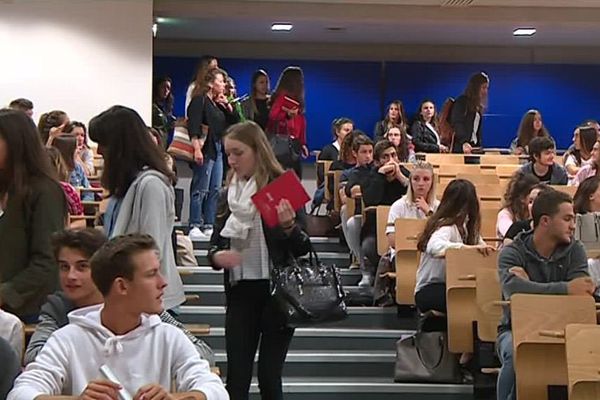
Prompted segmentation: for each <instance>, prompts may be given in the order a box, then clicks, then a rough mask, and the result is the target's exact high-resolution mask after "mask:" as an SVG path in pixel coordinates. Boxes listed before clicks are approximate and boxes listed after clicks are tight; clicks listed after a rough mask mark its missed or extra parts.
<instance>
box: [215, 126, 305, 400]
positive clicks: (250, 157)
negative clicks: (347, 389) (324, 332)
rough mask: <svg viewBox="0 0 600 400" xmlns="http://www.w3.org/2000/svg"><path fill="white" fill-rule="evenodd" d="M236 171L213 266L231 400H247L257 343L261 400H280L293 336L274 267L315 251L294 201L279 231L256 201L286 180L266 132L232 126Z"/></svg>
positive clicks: (281, 210) (229, 144)
mask: <svg viewBox="0 0 600 400" xmlns="http://www.w3.org/2000/svg"><path fill="white" fill-rule="evenodd" d="M224 145H225V153H226V154H227V160H228V162H229V166H230V167H231V169H230V172H229V176H228V179H227V182H228V184H227V188H226V190H225V191H224V193H223V194H222V196H221V199H220V201H219V207H218V210H217V218H216V222H215V229H214V232H213V235H212V237H211V240H210V244H211V247H210V250H209V255H208V256H209V260H210V262H211V265H212V266H213V268H215V269H224V270H225V274H224V275H225V288H226V295H227V312H226V317H225V338H226V348H227V391H228V392H229V395H230V397H231V399H232V400H241V399H247V398H248V392H249V389H250V381H251V379H252V367H253V363H254V357H255V355H256V350H257V348H258V345H259V343H260V349H259V362H258V384H259V387H260V391H261V397H262V399H263V400H267V399H268V400H280V399H283V391H282V388H281V373H282V370H283V364H284V362H285V357H286V355H287V350H288V347H289V344H290V341H291V340H292V336H293V334H294V330H293V329H291V328H289V327H287V326H286V320H285V315H284V314H283V312H282V311H281V310H280V309H279V308H278V306H277V304H276V302H275V300H274V299H273V297H272V295H271V287H270V286H271V285H270V283H271V282H270V277H271V271H272V269H273V267H274V266H275V267H285V266H286V265H289V261H290V259H292V258H296V257H300V256H302V255H305V254H306V253H308V252H309V251H310V240H309V238H308V235H307V234H306V233H305V232H304V231H303V229H302V227H301V225H302V222H303V221H301V220H302V215H303V213H298V214H296V211H295V210H294V209H293V208H292V206H291V204H290V202H289V201H288V200H286V199H283V200H281V202H280V203H279V204H278V205H277V216H278V220H279V225H278V226H276V227H273V228H271V227H269V226H267V225H266V224H264V223H263V220H262V219H261V216H260V213H259V212H258V210H257V209H256V208H255V207H254V204H253V203H252V200H251V198H252V196H253V195H254V194H255V193H256V192H257V191H259V190H260V189H262V188H263V187H264V186H265V185H267V184H268V183H269V182H270V181H272V180H273V179H275V178H277V177H278V176H279V175H281V174H282V173H283V168H282V167H281V165H280V164H279V163H278V162H277V160H276V158H275V155H274V154H273V150H272V149H271V146H270V145H269V142H268V140H267V137H266V135H265V133H264V132H263V131H262V129H261V128H260V126H258V125H257V124H256V123H254V122H252V121H246V122H242V123H239V124H235V125H233V126H231V127H230V128H229V129H228V130H227V133H226V136H225V138H224Z"/></svg>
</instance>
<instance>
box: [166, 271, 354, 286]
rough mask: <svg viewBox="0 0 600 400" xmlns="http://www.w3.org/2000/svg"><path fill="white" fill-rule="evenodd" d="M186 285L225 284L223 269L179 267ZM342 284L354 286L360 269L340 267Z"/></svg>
mask: <svg viewBox="0 0 600 400" xmlns="http://www.w3.org/2000/svg"><path fill="white" fill-rule="evenodd" d="M177 270H178V271H179V273H180V274H181V280H182V281H183V283H184V285H223V271H222V270H221V271H217V270H214V269H212V268H211V267H196V266H191V267H177ZM338 270H339V272H340V277H341V278H342V285H344V286H353V285H356V284H357V283H358V281H360V279H361V274H360V271H359V270H358V269H348V268H339V269H338Z"/></svg>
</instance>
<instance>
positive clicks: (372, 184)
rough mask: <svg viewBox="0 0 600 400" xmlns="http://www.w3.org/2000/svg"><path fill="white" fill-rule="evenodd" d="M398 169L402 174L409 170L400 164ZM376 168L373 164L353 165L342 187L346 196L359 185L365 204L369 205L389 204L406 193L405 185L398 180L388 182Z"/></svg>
mask: <svg viewBox="0 0 600 400" xmlns="http://www.w3.org/2000/svg"><path fill="white" fill-rule="evenodd" d="M400 169H401V171H402V174H403V175H404V176H406V177H408V176H409V175H410V171H408V170H407V169H406V168H404V167H403V166H400ZM377 170H378V168H377V167H375V166H363V167H355V168H354V169H353V170H352V171H351V172H350V174H349V175H348V183H347V184H346V187H345V188H344V190H345V192H346V196H348V197H350V190H351V189H352V187H353V186H356V185H359V186H360V190H361V193H362V198H363V201H364V203H365V206H366V207H370V206H378V205H391V204H392V203H393V202H394V201H396V200H398V199H399V198H400V197H402V196H404V195H405V194H406V190H407V187H406V186H404V185H403V184H402V183H400V182H399V181H398V180H394V181H392V182H388V181H387V179H386V178H385V175H383V174H380V173H379V172H377Z"/></svg>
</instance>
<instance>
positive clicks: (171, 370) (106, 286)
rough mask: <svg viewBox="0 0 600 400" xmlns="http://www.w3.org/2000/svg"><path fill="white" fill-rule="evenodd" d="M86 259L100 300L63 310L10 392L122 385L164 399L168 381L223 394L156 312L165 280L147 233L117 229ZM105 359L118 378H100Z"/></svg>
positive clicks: (196, 391)
mask: <svg viewBox="0 0 600 400" xmlns="http://www.w3.org/2000/svg"><path fill="white" fill-rule="evenodd" d="M90 262H91V270H92V279H93V280H94V283H95V285H96V287H97V288H98V289H99V290H100V292H101V293H102V296H103V297H104V304H99V305H93V306H90V307H85V308H81V309H77V310H75V311H72V312H71V313H70V314H69V319H70V324H68V325H66V326H65V327H63V328H61V329H59V330H57V331H56V332H54V333H53V334H52V335H51V336H50V338H49V339H48V341H47V343H46V345H45V346H44V347H43V349H42V350H41V352H40V353H39V354H38V356H37V357H36V359H35V361H34V362H33V363H31V364H29V365H28V366H27V369H26V370H25V372H23V373H22V374H21V375H20V376H19V377H18V378H17V379H16V380H15V385H14V388H13V390H12V391H11V392H10V394H9V395H8V399H9V400H31V399H36V400H43V399H45V398H48V397H49V396H58V395H75V396H80V398H85V399H87V398H106V399H116V398H117V393H118V391H119V390H120V389H121V390H126V391H127V392H129V394H130V396H132V397H133V396H135V397H134V398H135V399H140V398H147V399H151V398H152V399H154V398H160V399H169V398H172V396H171V395H169V394H168V390H169V388H171V387H172V385H174V387H175V388H176V391H177V392H185V395H186V396H187V397H186V398H189V399H202V400H206V399H208V400H212V399H215V400H216V399H222V400H225V399H228V395H227V392H226V390H225V387H224V386H223V383H222V382H221V380H220V379H219V377H218V376H217V375H215V374H213V373H211V372H210V369H209V366H208V363H207V362H206V361H204V360H202V359H201V358H200V356H199V355H198V353H197V352H196V350H195V349H194V346H193V345H192V343H191V342H190V341H189V340H188V339H187V338H186V337H185V334H184V333H183V332H181V330H179V329H177V328H175V327H174V326H171V325H169V324H165V323H163V322H161V321H160V318H159V317H158V315H154V314H158V313H160V312H162V310H163V304H162V296H163V294H164V289H165V286H166V281H165V279H164V278H163V276H162V274H161V273H160V261H159V258H158V248H157V246H156V243H155V242H154V240H153V239H152V237H150V236H148V235H141V234H133V235H127V236H119V237H115V238H113V239H111V240H110V241H109V242H108V243H106V244H104V245H103V246H102V247H101V248H100V250H98V251H97V252H96V254H94V256H93V257H92V259H91V260H90ZM103 365H104V366H107V367H109V368H110V370H112V373H113V374H114V375H115V377H116V379H117V380H118V381H119V383H116V382H111V381H109V380H108V379H103V378H101V377H102V374H101V373H100V367H102V366H103Z"/></svg>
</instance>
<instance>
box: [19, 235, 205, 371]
mask: <svg viewBox="0 0 600 400" xmlns="http://www.w3.org/2000/svg"><path fill="white" fill-rule="evenodd" d="M104 243H106V237H105V236H104V234H103V233H102V232H101V231H99V230H97V229H92V228H89V229H77V230H66V231H63V232H57V233H55V234H54V235H53V236H52V247H53V252H54V258H55V259H56V262H57V263H58V271H59V281H60V287H61V290H60V291H57V292H55V293H54V294H51V295H50V296H48V301H47V302H46V303H45V304H44V305H43V306H42V309H41V312H40V319H39V322H38V324H37V326H36V329H35V332H33V336H31V339H30V340H29V344H28V345H27V350H26V351H25V360H24V361H25V365H27V364H29V363H31V362H33V361H34V360H35V357H36V356H37V355H38V353H39V352H40V351H41V350H42V348H43V347H44V345H45V344H46V342H47V341H48V338H49V337H50V335H51V334H52V333H53V332H54V331H56V330H58V329H60V328H62V327H63V326H65V325H67V324H68V323H69V318H68V316H67V314H69V313H70V312H71V311H73V310H77V309H80V308H84V307H88V306H92V305H97V304H101V303H102V294H101V293H100V291H99V290H98V288H97V287H96V285H95V284H94V281H93V280H92V273H91V270H90V258H91V257H92V255H93V254H94V253H95V252H96V251H97V250H98V249H99V248H100V247H101V246H102V245H103V244H104ZM159 317H160V319H161V320H162V322H165V323H168V324H171V325H174V326H176V327H177V328H179V329H181V330H182V331H183V333H185V334H186V336H187V337H188V339H190V340H191V342H192V343H194V345H195V346H196V350H197V351H198V353H199V354H200V357H202V358H203V359H205V360H207V361H208V362H209V363H210V364H211V365H214V354H213V352H212V350H211V349H210V347H208V346H207V345H206V343H204V342H203V341H202V340H200V339H198V338H196V337H195V336H194V335H192V333H191V332H189V331H188V330H187V329H185V327H184V326H183V325H182V324H181V323H180V322H179V321H177V320H176V319H175V318H173V317H172V316H171V314H169V313H168V312H166V311H164V310H163V311H162V312H161V313H160V314H159Z"/></svg>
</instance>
